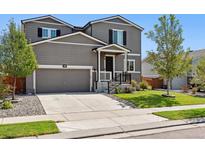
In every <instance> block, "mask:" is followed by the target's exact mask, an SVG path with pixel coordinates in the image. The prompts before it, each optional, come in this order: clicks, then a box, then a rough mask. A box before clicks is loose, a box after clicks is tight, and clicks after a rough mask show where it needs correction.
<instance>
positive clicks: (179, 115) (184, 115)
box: [153, 108, 205, 120]
mask: <svg viewBox="0 0 205 154" xmlns="http://www.w3.org/2000/svg"><path fill="white" fill-rule="evenodd" d="M153 114H155V115H158V116H161V117H164V118H167V119H170V120H181V119H190V118H201V117H205V108H201V109H190V110H178V111H163V112H155V113H153Z"/></svg>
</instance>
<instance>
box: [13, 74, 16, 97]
mask: <svg viewBox="0 0 205 154" xmlns="http://www.w3.org/2000/svg"><path fill="white" fill-rule="evenodd" d="M15 93H16V77H14V82H13V92H12V100H15Z"/></svg>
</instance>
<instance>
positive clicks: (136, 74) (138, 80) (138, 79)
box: [131, 73, 142, 82]
mask: <svg viewBox="0 0 205 154" xmlns="http://www.w3.org/2000/svg"><path fill="white" fill-rule="evenodd" d="M131 79H132V80H136V81H137V82H141V80H142V79H141V74H140V73H132V75H131Z"/></svg>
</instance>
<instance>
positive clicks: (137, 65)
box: [127, 56, 141, 72]
mask: <svg viewBox="0 0 205 154" xmlns="http://www.w3.org/2000/svg"><path fill="white" fill-rule="evenodd" d="M127 58H128V59H134V60H135V71H140V72H141V56H128V57H127Z"/></svg>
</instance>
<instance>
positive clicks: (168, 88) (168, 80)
mask: <svg viewBox="0 0 205 154" xmlns="http://www.w3.org/2000/svg"><path fill="white" fill-rule="evenodd" d="M169 91H170V79H167V96H169Z"/></svg>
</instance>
